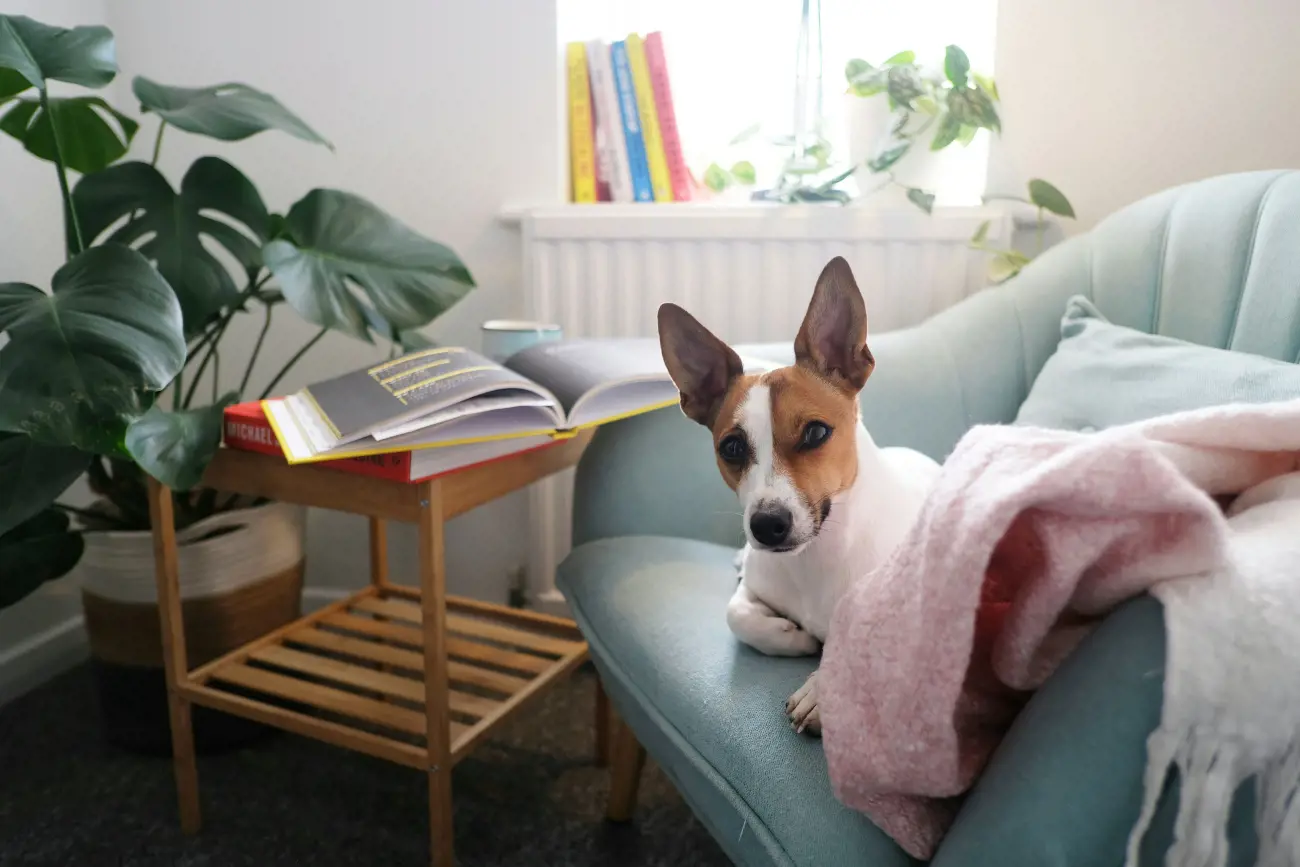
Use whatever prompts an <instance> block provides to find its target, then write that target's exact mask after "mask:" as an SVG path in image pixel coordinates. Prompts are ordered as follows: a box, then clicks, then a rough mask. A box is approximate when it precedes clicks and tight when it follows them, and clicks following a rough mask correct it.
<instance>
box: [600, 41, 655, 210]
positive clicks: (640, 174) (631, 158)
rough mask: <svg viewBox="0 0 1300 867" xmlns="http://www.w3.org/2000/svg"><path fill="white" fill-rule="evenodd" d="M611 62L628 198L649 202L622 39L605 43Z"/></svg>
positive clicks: (642, 146) (647, 169)
mask: <svg viewBox="0 0 1300 867" xmlns="http://www.w3.org/2000/svg"><path fill="white" fill-rule="evenodd" d="M609 53H610V59H611V60H612V61H613V64H614V82H615V84H616V85H617V87H618V111H619V114H620V115H621V116H622V117H623V138H624V139H625V140H626V142H627V161H628V166H629V168H631V170H632V198H633V200H634V201H637V202H653V201H654V200H655V193H654V188H653V187H651V186H650V163H649V162H648V161H647V160H646V155H645V139H644V138H642V137H641V115H640V114H638V113H637V106H636V91H635V90H633V89H632V67H631V65H630V64H629V63H628V61H627V44H626V43H625V42H623V41H622V40H619V41H618V42H615V43H614V44H612V45H611V46H610V47H609Z"/></svg>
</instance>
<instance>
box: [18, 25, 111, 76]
mask: <svg viewBox="0 0 1300 867" xmlns="http://www.w3.org/2000/svg"><path fill="white" fill-rule="evenodd" d="M0 67H3V68H5V69H12V70H13V71H14V72H16V73H18V74H19V75H21V76H22V77H23V78H24V79H26V80H27V81H28V82H29V83H30V84H31V85H32V86H33V87H36V88H39V89H41V90H45V88H46V84H47V82H48V81H49V80H54V81H66V82H68V83H69V84H80V85H81V86H83V87H103V86H104V85H106V84H108V83H109V82H110V81H112V80H113V76H115V75H117V50H116V48H115V47H114V44H113V32H112V31H111V30H109V29H108V28H107V27H73V28H72V29H71V30H68V29H66V28H63V27H51V26H50V25H48V24H41V23H40V22H39V21H33V20H32V19H30V18H27V17H26V16H23V15H0Z"/></svg>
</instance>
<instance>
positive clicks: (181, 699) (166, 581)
mask: <svg viewBox="0 0 1300 867" xmlns="http://www.w3.org/2000/svg"><path fill="white" fill-rule="evenodd" d="M149 521H150V523H151V524H152V525H153V553H154V577H155V578H156V579H157V582H158V616H159V618H160V621H161V622H160V625H161V627H162V656H163V671H164V673H165V675H166V677H167V712H168V715H169V716H170V718H171V734H172V764H173V769H174V771H175V774H176V794H177V797H178V798H179V800H180V818H181V830H182V831H184V832H185V833H186V834H196V833H198V830H199V828H200V826H201V825H202V824H203V819H202V816H201V815H200V812H199V769H198V762H197V760H196V759H195V756H194V727H193V722H192V720H191V717H190V702H189V699H187V698H185V696H183V695H182V694H181V692H180V686H181V685H182V683H183V682H184V680H185V678H186V676H187V674H188V673H189V664H188V661H187V660H186V654H185V622H184V616H183V614H182V612H181V598H180V565H179V563H178V561H177V555H176V522H175V517H174V516H173V514H172V492H171V489H169V488H167V487H165V486H164V485H162V484H161V483H159V482H158V481H157V480H156V479H153V478H150V479H149Z"/></svg>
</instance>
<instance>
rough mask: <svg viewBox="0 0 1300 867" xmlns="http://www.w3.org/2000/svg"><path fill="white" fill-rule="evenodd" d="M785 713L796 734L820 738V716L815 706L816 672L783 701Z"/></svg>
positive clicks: (819, 711) (818, 708) (819, 709)
mask: <svg viewBox="0 0 1300 867" xmlns="http://www.w3.org/2000/svg"><path fill="white" fill-rule="evenodd" d="M785 712H786V715H787V716H789V717H790V725H791V727H793V728H794V730H795V731H796V732H799V733H800V734H803V733H804V732H807V733H808V734H810V735H812V736H814V737H821V734H822V714H821V708H820V707H819V706H818V704H817V672H815V671H814V672H813V673H812V674H810V675H808V679H807V680H805V681H804V683H803V686H801V687H799V689H797V690H795V693H794V695H792V696H790V697H789V698H788V699H786V701H785Z"/></svg>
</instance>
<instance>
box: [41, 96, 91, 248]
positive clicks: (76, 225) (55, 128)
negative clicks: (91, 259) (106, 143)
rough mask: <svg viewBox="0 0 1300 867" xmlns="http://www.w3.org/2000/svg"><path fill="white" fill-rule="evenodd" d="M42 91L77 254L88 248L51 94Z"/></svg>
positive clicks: (55, 161)
mask: <svg viewBox="0 0 1300 867" xmlns="http://www.w3.org/2000/svg"><path fill="white" fill-rule="evenodd" d="M40 93H41V111H43V112H45V118H46V120H48V121H49V123H50V141H51V142H52V143H53V145H54V168H55V169H56V170H57V171H58V174H59V190H60V192H62V193H63V207H64V208H66V209H67V212H68V217H67V219H68V222H70V223H71V224H72V237H73V239H74V240H75V241H76V244H77V249H76V250H75V251H74V255H75V254H76V253H80V252H81V251H82V250H84V249H86V242H85V240H83V239H82V237H81V221H80V220H78V219H77V209H76V208H74V207H73V206H72V193H71V191H69V189H68V170H67V168H66V167H65V166H64V164H63V145H62V144H61V143H60V142H59V125H58V124H57V123H55V122H54V114H53V113H52V112H51V111H50V95H49V93H48V92H47V90H46V88H44V87H42V88H41V91H40Z"/></svg>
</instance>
